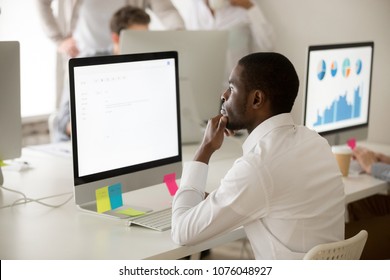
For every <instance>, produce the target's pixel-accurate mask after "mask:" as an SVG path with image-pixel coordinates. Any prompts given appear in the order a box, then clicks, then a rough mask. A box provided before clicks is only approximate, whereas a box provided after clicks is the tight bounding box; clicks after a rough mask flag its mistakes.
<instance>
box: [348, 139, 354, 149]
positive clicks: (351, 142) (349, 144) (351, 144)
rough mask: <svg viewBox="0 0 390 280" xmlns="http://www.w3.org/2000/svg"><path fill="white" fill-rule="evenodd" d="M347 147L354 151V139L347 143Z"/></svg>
mask: <svg viewBox="0 0 390 280" xmlns="http://www.w3.org/2000/svg"><path fill="white" fill-rule="evenodd" d="M347 145H348V147H350V148H351V149H352V150H353V149H355V147H356V139H355V138H350V139H348V141H347Z"/></svg>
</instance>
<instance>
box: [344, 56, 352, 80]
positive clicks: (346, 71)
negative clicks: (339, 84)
mask: <svg viewBox="0 0 390 280" xmlns="http://www.w3.org/2000/svg"><path fill="white" fill-rule="evenodd" d="M349 74H351V62H350V61H349V58H346V59H344V62H343V76H344V77H345V78H348V77H349Z"/></svg>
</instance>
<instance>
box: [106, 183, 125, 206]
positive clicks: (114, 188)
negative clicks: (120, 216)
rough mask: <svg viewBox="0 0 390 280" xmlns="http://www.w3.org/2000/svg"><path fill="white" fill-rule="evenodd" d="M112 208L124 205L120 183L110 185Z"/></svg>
mask: <svg viewBox="0 0 390 280" xmlns="http://www.w3.org/2000/svg"><path fill="white" fill-rule="evenodd" d="M108 194H109V197H110V203H111V209H116V208H118V207H121V206H123V200H122V185H121V184H120V183H118V184H114V185H111V186H109V187H108Z"/></svg>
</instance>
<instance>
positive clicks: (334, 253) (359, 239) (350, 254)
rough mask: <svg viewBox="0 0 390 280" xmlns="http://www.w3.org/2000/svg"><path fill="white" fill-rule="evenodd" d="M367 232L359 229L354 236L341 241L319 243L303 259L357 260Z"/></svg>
mask: <svg viewBox="0 0 390 280" xmlns="http://www.w3.org/2000/svg"><path fill="white" fill-rule="evenodd" d="M367 236H368V233H367V231H365V230H361V231H360V232H359V233H358V234H356V235H355V236H352V237H351V238H348V239H346V240H342V241H336V242H331V243H325V244H319V245H317V246H315V247H313V248H312V249H310V250H309V252H307V253H306V255H305V256H304V258H303V259H304V260H359V259H360V256H361V255H362V252H363V248H364V245H365V244H366V241H367Z"/></svg>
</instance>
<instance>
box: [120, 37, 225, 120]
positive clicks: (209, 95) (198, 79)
mask: <svg viewBox="0 0 390 280" xmlns="http://www.w3.org/2000/svg"><path fill="white" fill-rule="evenodd" d="M227 42H228V33H227V31H209V30H207V31H188V30H187V31H184V30H179V31H178V30H177V31H146V32H140V31H134V30H123V31H122V32H121V34H120V52H121V53H123V54H126V53H141V52H155V51H172V50H174V51H177V52H178V53H179V77H180V86H181V95H182V96H181V99H182V101H184V102H185V101H186V100H188V101H189V102H191V100H193V101H194V103H195V106H193V104H182V105H181V107H182V110H186V107H187V106H188V105H190V106H193V107H195V109H196V110H197V112H198V113H199V116H200V119H201V120H203V121H205V120H208V119H209V118H211V117H212V116H214V115H216V114H218V113H219V109H220V96H221V94H222V91H223V89H224V81H227V79H228V77H225V61H226V52H227ZM186 89H187V90H186ZM188 91H191V92H188ZM187 109H188V110H189V109H190V108H187ZM182 113H183V112H182ZM182 121H184V120H183V117H182Z"/></svg>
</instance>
